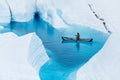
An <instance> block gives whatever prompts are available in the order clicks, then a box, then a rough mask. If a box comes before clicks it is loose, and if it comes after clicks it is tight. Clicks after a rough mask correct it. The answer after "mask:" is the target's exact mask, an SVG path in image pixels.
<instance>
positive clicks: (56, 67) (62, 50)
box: [0, 19, 109, 80]
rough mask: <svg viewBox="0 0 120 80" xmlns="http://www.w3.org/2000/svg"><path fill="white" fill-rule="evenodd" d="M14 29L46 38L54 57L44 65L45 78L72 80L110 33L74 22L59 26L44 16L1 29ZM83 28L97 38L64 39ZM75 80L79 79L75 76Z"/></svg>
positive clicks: (41, 72)
mask: <svg viewBox="0 0 120 80" xmlns="http://www.w3.org/2000/svg"><path fill="white" fill-rule="evenodd" d="M5 32H13V33H15V34H17V35H18V36H23V35H26V34H28V33H31V32H35V33H36V34H37V35H38V36H39V38H40V39H41V40H42V42H43V45H44V47H45V49H46V51H47V54H48V56H49V57H50V60H49V61H47V62H46V63H45V64H44V65H43V66H42V67H41V68H40V69H39V76H40V79H41V80H70V78H75V74H76V73H74V74H73V75H72V77H70V74H72V73H73V72H75V71H76V70H77V69H79V68H80V67H82V66H83V65H84V64H85V63H86V62H87V61H89V60H90V58H91V57H93V56H94V55H95V54H96V53H97V52H98V51H99V50H100V49H101V48H102V47H103V45H104V43H105V42H106V40H107V39H108V37H109V35H108V34H105V33H102V32H100V31H96V30H94V29H91V28H88V27H83V26H78V25H73V26H71V27H69V28H67V29H63V28H62V29H55V28H54V27H53V26H52V25H50V24H48V23H47V22H45V21H44V20H42V19H33V20H31V21H29V22H24V23H20V22H11V23H10V24H9V25H8V26H6V27H5V30H2V31H0V33H5ZM76 32H80V34H81V37H83V38H86V37H87V38H93V42H63V41H62V39H61V36H69V37H75V34H76ZM74 80H75V79H74Z"/></svg>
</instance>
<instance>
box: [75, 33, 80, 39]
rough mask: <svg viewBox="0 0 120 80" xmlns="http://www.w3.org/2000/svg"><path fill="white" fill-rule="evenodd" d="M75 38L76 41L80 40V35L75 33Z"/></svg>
mask: <svg viewBox="0 0 120 80" xmlns="http://www.w3.org/2000/svg"><path fill="white" fill-rule="evenodd" d="M75 36H76V40H80V33H78V32H77V35H75Z"/></svg>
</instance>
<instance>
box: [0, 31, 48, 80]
mask: <svg viewBox="0 0 120 80" xmlns="http://www.w3.org/2000/svg"><path fill="white" fill-rule="evenodd" d="M0 38H1V39H0V71H1V73H0V80H40V79H39V75H38V73H36V70H35V69H34V66H33V64H34V63H36V60H38V59H39V60H40V59H41V61H40V62H42V63H39V61H37V62H38V64H37V66H38V67H39V68H40V67H41V66H42V65H43V64H44V63H45V62H46V61H47V60H48V57H47V55H46V52H45V49H44V47H43V45H42V42H41V40H40V39H39V38H37V36H36V34H35V33H30V34H28V35H25V36H22V37H18V36H16V35H15V34H14V33H11V32H8V33H5V34H0ZM33 41H35V42H36V43H34V42H33ZM35 44H39V45H38V46H35ZM29 48H30V51H29ZM31 48H32V49H31ZM31 51H34V52H31ZM38 56H39V57H38ZM32 66H33V67H32Z"/></svg>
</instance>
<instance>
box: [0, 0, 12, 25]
mask: <svg viewBox="0 0 120 80" xmlns="http://www.w3.org/2000/svg"><path fill="white" fill-rule="evenodd" d="M10 21H11V14H10V11H9V7H8V4H7V2H6V1H5V0H0V23H10Z"/></svg>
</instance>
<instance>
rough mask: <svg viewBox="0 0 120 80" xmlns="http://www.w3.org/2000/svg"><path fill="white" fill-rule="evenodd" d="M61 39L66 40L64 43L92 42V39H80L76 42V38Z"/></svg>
mask: <svg viewBox="0 0 120 80" xmlns="http://www.w3.org/2000/svg"><path fill="white" fill-rule="evenodd" d="M62 39H63V40H66V41H82V42H92V41H93V39H92V38H81V39H80V40H76V38H70V37H63V36H62Z"/></svg>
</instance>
